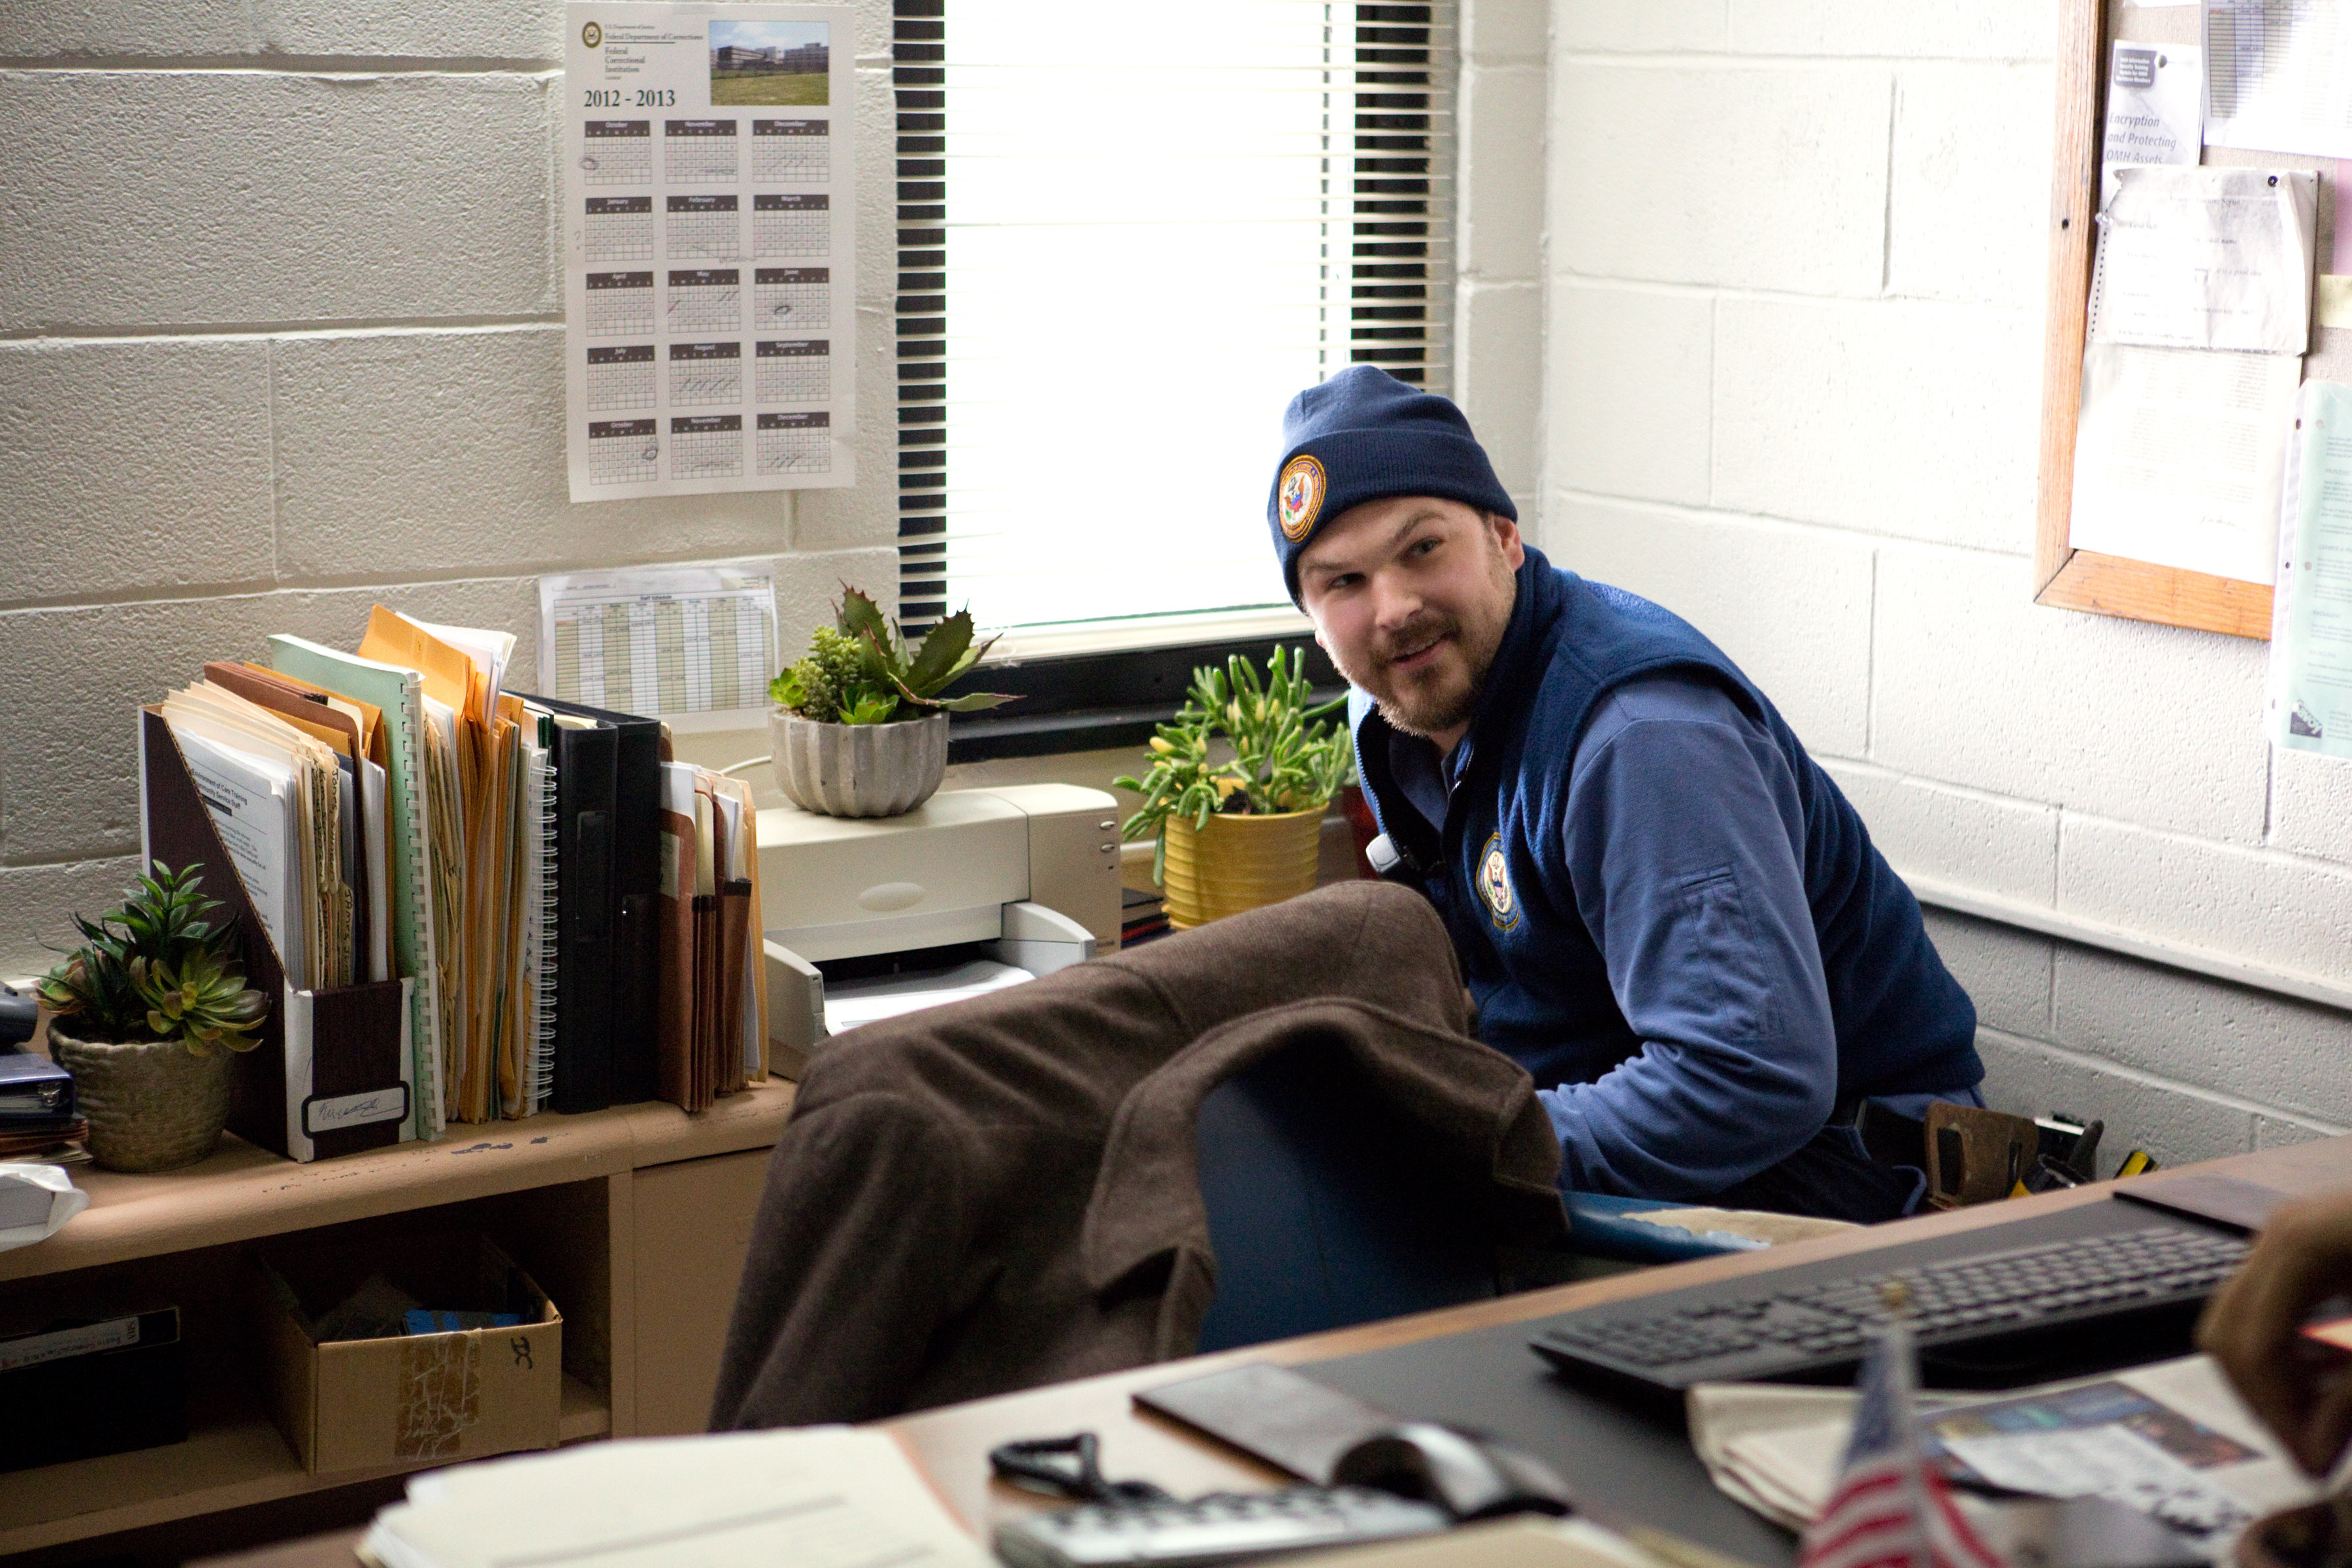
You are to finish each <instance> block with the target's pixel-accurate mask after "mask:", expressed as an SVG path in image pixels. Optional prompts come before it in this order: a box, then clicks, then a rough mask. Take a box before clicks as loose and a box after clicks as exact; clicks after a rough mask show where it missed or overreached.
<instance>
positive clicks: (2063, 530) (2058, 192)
mask: <svg viewBox="0 0 2352 1568" xmlns="http://www.w3.org/2000/svg"><path fill="white" fill-rule="evenodd" d="M2060 10H2061V19H2060V28H2059V40H2058V49H2057V76H2058V80H2057V88H2058V91H2057V125H2056V130H2055V135H2054V137H2053V167H2052V184H2051V204H2050V273H2049V288H2048V310H2047V315H2046V318H2045V320H2046V328H2045V331H2046V334H2047V335H2046V338H2045V341H2044V344H2043V361H2042V450H2041V462H2040V467H2039V471H2038V473H2039V481H2038V494H2037V516H2036V524H2035V533H2034V584H2035V590H2036V591H2035V595H2034V597H2035V602H2036V603H2038V604H2042V605H2053V606H2057V607H2061V608H2064V609H2071V610H2080V611H2087V612H2089V613H2092V614H2095V615H2105V616H2124V617H2127V618H2130V619H2134V620H2142V621H2155V622H2160V623H2163V624H2166V625H2170V626H2191V627H2196V628H2199V629H2201V630H2205V631H2214V632H2223V633H2227V634H2229V635H2231V636H2233V637H2254V638H2268V637H2270V635H2271V625H2272V592H2271V589H2270V587H2269V586H2268V585H2267V584H2262V583H2256V582H2252V581H2246V580H2243V579H2242V578H2238V577H2231V576H2221V575H2214V574H2208V573H2204V572H2199V571H2191V570H2186V569H2183V568H2180V567H2178V566H2172V565H2163V564H2158V563H2154V562H2150V561H2146V560H2138V559H2134V558H2133V557H2132V556H2130V555H2128V554H2126V553H2120V552H2110V551H2101V550H2094V549H2081V548H2077V547H2076V545H2075V542H2074V539H2075V534H2076V518H2075V515H2074V497H2075V477H2076V476H2075V463H2076V456H2077V451H2076V447H2077V434H2078V427H2079V422H2080V419H2081V416H2082V410H2083V391H2084V349H2085V336H2086V331H2087V330H2088V327H2089V320H2090V310H2091V294H2092V280H2093V273H2094V264H2095V260H2096V247H2097V245H2098V243H2099V233H2100V225H2099V223H2098V222H2097V213H2098V204H2099V199H2100V189H2101V187H2100V160H2101V154H2102V146H2101V142H2102V140H2103V136H2104V132H2105V126H2106V122H2107V99H2108V94H2109V89H2110V84H2111V77H2112V73H2113V71H2114V69H2115V58H2114V55H2115V51H2114V46H2115V44H2116V42H2117V41H2118V40H2121V41H2123V42H2124V43H2126V44H2147V45H2150V46H2156V47H2159V48H2160V47H2163V46H2188V47H2192V48H2198V49H2203V48H2204V47H2206V45H2207V43H2208V41H2209V34H2208V22H2207V7H2206V6H2204V5H2194V4H2192V5H2138V4H2131V3H2129V0H2061V6H2060ZM2220 20H2221V17H2220V15H2219V14H2218V13H2217V16H2216V21H2217V22H2218V21H2220ZM2232 25H2234V24H2232ZM2250 25H2252V24H2251V23H2250ZM2347 26H2352V16H2347ZM2216 36H2218V35H2216ZM2200 163H2201V164H2202V165H2204V166H2206V167H2238V168H2250V169H2264V170H2301V171H2310V172H2312V173H2313V174H2316V175H2317V194H2316V195H2317V203H2316V205H2317V210H2316V220H2315V221H2316V242H2315V266H2314V268H2313V271H2314V272H2315V274H2328V273H2332V272H2334V271H2335V270H2336V268H2335V266H2334V265H2333V264H2332V258H2334V255H2335V230H2336V205H2337V204H2336V197H2337V194H2338V184H2339V179H2340V175H2341V174H2342V173H2343V172H2347V171H2352V162H2347V163H2340V164H2339V163H2338V161H2337V159H2336V157H2333V156H2327V157H2320V156H2311V155H2306V154H2304V153H2282V152H2270V151H2259V152H2257V151H2250V150H2244V149H2241V148H2235V147H2204V148H2203V149H2202V153H2201V157H2200ZM2332 281H2333V280H2332V279H2327V278H2321V279H2319V289H2320V292H2321V293H2322V295H2325V294H2326V291H2327V289H2328V288H2329V287H2330V285H2331V283H2332ZM2325 319H2326V310H2325V308H2324V306H2315V310H2314V314H2313V325H2312V327H2311V331H2310V336H2309V341H2308V345H2307V348H2306V351H2305V354H2304V357H2303V361H2302V364H2301V369H2300V375H2301V377H2302V379H2305V380H2310V379H2321V380H2328V381H2352V327H2331V326H2326V325H2323V324H2320V323H2321V322H2322V321H2324V320H2325Z"/></svg>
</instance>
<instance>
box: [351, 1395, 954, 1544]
mask: <svg viewBox="0 0 2352 1568" xmlns="http://www.w3.org/2000/svg"><path fill="white" fill-rule="evenodd" d="M361 1550H362V1552H364V1553H366V1554H367V1555H368V1556H369V1557H372V1558H373V1559H374V1560H375V1561H376V1562H378V1563H382V1564H383V1568H492V1565H493V1564H513V1563H532V1564H537V1565H541V1568H562V1565H564V1564H571V1563H581V1564H593V1568H685V1565H687V1564H691V1563H791V1564H793V1568H853V1565H856V1568H864V1565H868V1564H875V1563H923V1564H926V1565H928V1568H987V1565H988V1564H989V1562H990V1559H989V1557H988V1554H987V1553H986V1552H983V1551H982V1550H981V1548H980V1546H979V1544H978V1543H977V1542H974V1541H973V1540H972V1539H971V1537H970V1536H967V1535H966V1534H964V1532H963V1531H961V1529H959V1528H958V1527H957V1526H956V1524H955V1522H954V1521H953V1520H951V1519H950V1517H949V1515H948V1512H947V1510H946V1509H945V1508H943V1507H942V1506H941V1505H940V1500H939V1499H938V1498H937V1497H936V1496H935V1495H934V1494H933V1493H932V1491H931V1489H930V1488H929V1486H927V1485H926V1484H925V1483H924V1481H923V1479H922V1478H921V1477H920V1476H919V1475H918V1474H917V1473H916V1470H915V1467H914V1465H913V1464H912V1463H911V1462H910V1461H909V1460H908V1458H907V1457H906V1455H905V1454H904V1453H902V1452H901V1451H900V1450H899V1448H898V1445H897V1444H895V1443H894V1442H892V1441H891V1440H890V1439H889V1438H888V1437H887V1436H883V1435H882V1434H880V1433H878V1432H863V1431H852V1430H850V1429H849V1428H847V1427H845V1426H809V1427H799V1428H795V1429H792V1430H788V1431H782V1432H747V1433H740V1434H731V1435H729V1436H714V1437H672V1438H651V1439H643V1440H638V1441H634V1442H618V1443H591V1444H585V1445H583V1446H582V1447H576V1448H566V1449H560V1450H558V1451H557V1452H555V1453H551V1454H539V1455H532V1456H530V1457H528V1458H513V1459H494V1460H490V1461H488V1462H485V1463H482V1464H478V1465H463V1466H459V1467H457V1468H453V1469H446V1470H438V1471H435V1472H433V1473H432V1474H429V1475H424V1476H419V1477H417V1478H416V1479H414V1480H412V1481H410V1482H409V1483H408V1500H407V1501H405V1502H400V1503H394V1505H392V1506H391V1507H390V1508H387V1509H385V1510H383V1512H382V1513H380V1514H378V1515H377V1516H376V1521H375V1525H374V1528H373V1529H372V1530H370V1531H368V1534H367V1539H366V1541H365V1542H363V1543H362V1548H361Z"/></svg>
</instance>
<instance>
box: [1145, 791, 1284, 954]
mask: <svg viewBox="0 0 2352 1568" xmlns="http://www.w3.org/2000/svg"><path fill="white" fill-rule="evenodd" d="M1166 832H1167V835H1168V869H1167V876H1166V879H1165V881H1164V882H1163V884H1162V886H1163V887H1164V888H1165V889H1166V891H1167V894H1168V923H1169V924H1170V925H1171V926H1173V927H1175V928H1176V929H1177V930H1179V931H1182V930H1185V929H1186V928H1188V927H1192V926H1196V925H1202V924H1205V923H1206V922H1208V921H1213V920H1222V919H1223V918H1224V917H1225V916H1227V915H1237V914H1239V913H1241V912H1242V911H1243V910H1255V909H1259V908H1262V907H1264V906H1265V905H1267V904H1278V903H1280V902H1282V900H1285V899H1295V898H1297V896H1298V895H1299V894H1301V893H1305V892H1311V891H1312V890H1313V889H1314V887H1315V866H1316V859H1317V856H1318V851H1319V850H1320V848H1321V845H1322V837H1323V808H1322V807H1320V806H1318V807H1316V808H1315V809H1314V810H1312V811H1285V812H1278V813H1276V814H1273V815H1271V816H1213V817H1211V818H1209V826H1206V827H1204V828H1202V829H1200V830H1198V831H1195V830H1194V828H1193V826H1192V818H1190V817H1185V816H1171V817H1170V818H1169V819H1168V826H1167V828H1166Z"/></svg>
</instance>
